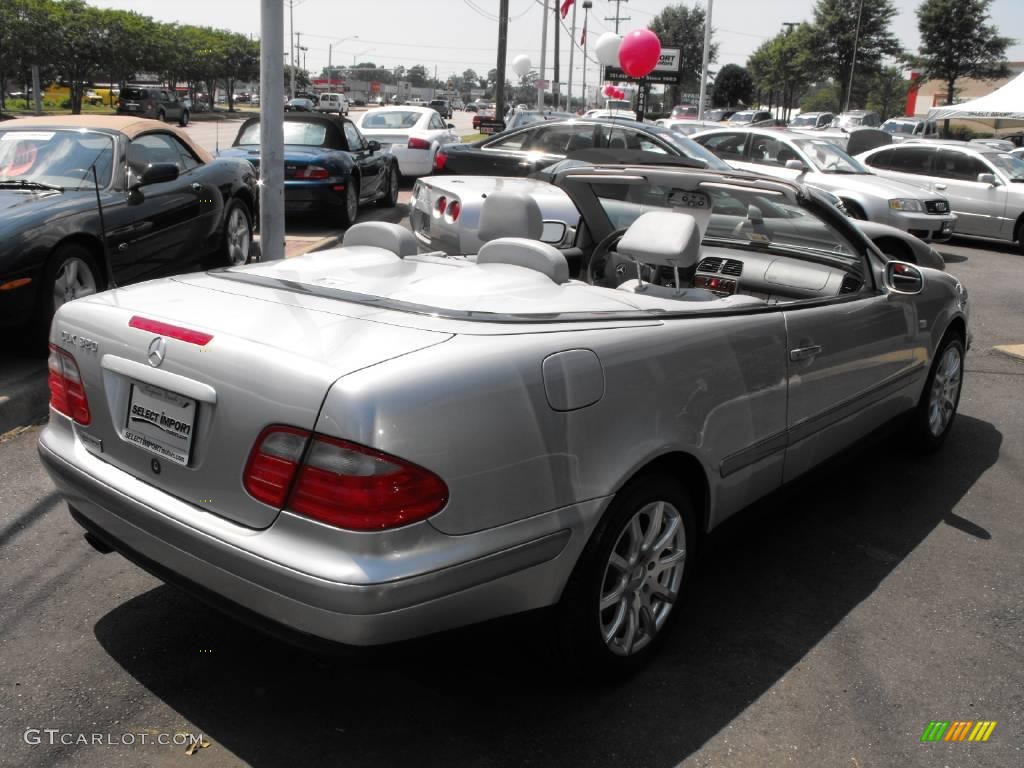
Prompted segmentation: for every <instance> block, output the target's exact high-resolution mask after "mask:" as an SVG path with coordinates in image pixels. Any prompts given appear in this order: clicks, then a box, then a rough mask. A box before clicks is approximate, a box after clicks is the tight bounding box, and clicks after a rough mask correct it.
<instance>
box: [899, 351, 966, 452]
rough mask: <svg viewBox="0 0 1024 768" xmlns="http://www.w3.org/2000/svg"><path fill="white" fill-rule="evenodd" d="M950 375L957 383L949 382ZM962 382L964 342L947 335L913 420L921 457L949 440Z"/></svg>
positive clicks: (937, 352)
mask: <svg viewBox="0 0 1024 768" xmlns="http://www.w3.org/2000/svg"><path fill="white" fill-rule="evenodd" d="M950 358H953V359H952V360H951V359H950ZM951 375H953V376H955V380H954V381H950V378H951ZM937 379H938V381H937ZM963 381H964V340H963V339H962V338H961V337H960V334H959V333H957V332H955V331H947V333H946V335H945V336H944V337H943V339H942V342H941V343H940V344H939V347H938V349H937V350H936V352H935V358H934V360H933V361H932V367H931V370H930V371H928V378H927V379H925V382H924V390H923V391H922V392H921V399H920V400H919V401H918V403H917V408H916V409H915V410H914V413H913V416H912V426H911V431H910V438H911V442H912V444H913V445H914V447H915V448H917V450H918V451H920V452H921V453H932V452H934V451H937V450H938V449H939V448H941V447H942V445H943V443H945V442H946V438H947V437H949V432H950V430H951V429H952V428H953V422H954V420H955V419H956V411H957V407H958V406H959V404H960V391H961V389H962V388H963ZM939 411H941V412H942V413H941V414H940V413H939Z"/></svg>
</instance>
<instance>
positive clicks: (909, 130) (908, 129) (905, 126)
mask: <svg viewBox="0 0 1024 768" xmlns="http://www.w3.org/2000/svg"><path fill="white" fill-rule="evenodd" d="M916 127H917V123H903V122H899V123H895V122H892V121H889V120H886V121H885V122H884V123H882V130H883V131H885V132H886V133H893V134H895V133H905V134H908V135H913V133H914V129H915V128H916Z"/></svg>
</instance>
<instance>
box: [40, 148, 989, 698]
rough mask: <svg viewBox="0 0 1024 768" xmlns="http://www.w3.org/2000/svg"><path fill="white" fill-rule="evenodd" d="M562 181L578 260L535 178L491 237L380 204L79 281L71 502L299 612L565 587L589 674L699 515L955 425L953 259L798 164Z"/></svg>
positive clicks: (45, 452)
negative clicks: (782, 172) (229, 251)
mask: <svg viewBox="0 0 1024 768" xmlns="http://www.w3.org/2000/svg"><path fill="white" fill-rule="evenodd" d="M612 179H614V181H611V180H612ZM556 184H558V185H559V186H561V187H562V188H564V189H565V190H566V192H567V193H568V194H569V195H570V196H571V197H572V199H573V201H574V203H575V204H576V206H577V208H578V209H580V210H585V211H587V212H588V214H587V227H586V234H587V236H586V237H585V238H584V237H583V236H582V230H581V233H580V238H579V243H578V244H579V246H580V247H581V249H585V251H586V257H585V258H584V260H583V261H582V262H581V263H583V264H584V265H585V267H584V269H583V272H582V273H581V274H580V279H579V280H576V281H573V280H571V273H570V270H569V268H568V265H567V264H566V262H565V260H564V258H563V257H562V254H560V253H559V252H558V251H557V250H556V249H554V248H553V247H551V246H549V245H546V244H544V243H539V242H536V241H535V240H531V239H529V238H530V237H532V236H533V235H534V234H535V233H536V231H537V227H536V225H537V223H538V219H537V217H536V208H535V203H534V204H533V205H532V206H531V203H532V201H531V200H530V199H529V198H528V197H526V196H523V195H516V194H495V195H492V196H491V197H490V198H489V199H488V201H487V204H486V206H487V207H488V208H490V209H491V211H488V210H487V209H486V208H485V211H484V215H485V216H486V217H488V219H489V221H488V222H486V224H487V226H488V227H490V230H491V234H492V235H494V236H495V238H494V239H490V238H489V239H488V242H487V243H486V244H485V245H484V246H483V247H482V248H481V249H480V252H479V253H478V254H477V257H476V259H475V260H469V259H453V258H437V257H436V256H430V255H423V256H420V255H417V254H416V243H415V240H414V239H413V236H412V234H411V233H409V232H408V230H406V229H405V228H404V227H401V226H400V225H397V224H387V223H383V222H373V223H366V224H361V225H357V226H355V227H353V228H351V229H350V230H349V231H348V232H347V233H346V234H345V238H344V240H343V242H342V246H341V248H339V249H337V250H334V251H328V252H320V253H315V254H308V255H305V256H301V257H298V258H294V259H289V260H287V261H277V262H272V263H267V264H258V265H252V266H249V267H241V268H232V269H229V270H223V271H216V272H211V273H207V274H197V275H192V276H189V277H186V278H178V279H176V280H173V281H172V280H162V281H155V282H152V283H149V284H147V285H145V286H141V287H139V288H137V289H134V290H131V291H121V290H118V291H115V292H110V293H106V294H103V295H101V296H92V297H87V298H85V299H81V300H79V301H75V302H71V303H69V304H67V305H65V306H64V307H62V308H61V309H60V311H59V312H58V313H57V316H56V317H55V319H54V322H53V327H52V330H51V336H50V338H51V342H52V343H53V350H52V355H51V393H52V396H51V407H50V420H49V423H48V425H47V426H46V427H45V429H44V430H43V431H42V433H41V434H40V439H39V454H40V457H41V460H42V462H43V466H44V467H45V468H46V470H47V471H48V472H49V474H50V476H51V477H52V479H53V481H54V483H55V485H56V488H57V491H58V492H59V493H60V494H61V495H62V496H63V497H64V498H65V499H66V500H67V502H68V504H69V507H70V511H71V515H72V518H73V519H74V520H75V521H76V522H78V523H79V524H80V525H81V526H82V527H83V528H84V529H85V530H86V531H87V532H88V534H89V537H90V539H91V540H92V541H94V542H96V544H97V546H98V547H101V548H104V549H107V548H111V549H114V550H117V551H120V552H122V553H124V554H125V555H126V556H127V557H128V558H130V559H132V560H134V561H135V562H136V563H138V564H140V565H142V566H143V567H146V568H149V569H150V570H151V571H153V572H154V573H156V574H157V575H159V576H160V577H161V578H164V579H167V580H170V581H174V582H175V583H178V584H180V585H182V586H183V587H184V588H185V589H191V590H193V591H195V592H197V593H199V594H203V595H206V596H207V597H208V598H210V599H213V600H215V601H216V602H219V603H220V604H222V605H229V606H230V605H234V606H236V607H238V606H240V607H241V608H242V609H244V611H243V612H244V613H245V614H246V615H249V616H252V617H258V618H261V620H262V621H263V622H264V623H267V622H269V623H270V624H271V625H273V626H275V627H276V628H277V629H278V630H282V631H285V632H288V631H292V632H293V633H294V632H295V631H297V632H298V633H301V634H302V635H305V636H306V637H309V636H314V637H321V638H326V639H327V640H330V641H334V642H341V643H346V644H352V645H363V646H365V645H376V644H380V643H388V642H392V641H398V640H403V639H406V638H410V637H415V636H419V635H423V634H426V633H430V632H438V631H442V630H446V629H449V628H452V627H456V626H461V625H466V624H470V623H473V622H478V621H483V620H486V619H490V618H493V617H496V616H500V615H505V614H511V613H516V612H522V611H527V610H531V609H539V608H547V609H549V610H548V613H547V614H546V615H545V622H544V625H543V627H544V633H545V635H546V637H547V638H549V639H551V641H552V642H551V645H552V646H554V647H555V648H557V649H558V650H559V651H560V654H561V656H562V659H563V665H564V666H563V668H564V669H566V670H568V671H573V672H576V673H577V674H580V675H582V676H584V677H585V679H588V680H594V679H596V678H597V677H598V676H599V675H607V674H608V673H624V672H629V671H632V670H634V669H636V666H637V665H638V664H640V663H642V662H643V661H645V660H646V659H648V658H650V657H651V656H652V655H653V654H655V653H656V651H657V650H658V646H659V642H660V641H661V640H662V639H663V638H665V636H666V635H667V630H668V628H669V626H670V624H671V622H672V621H673V619H675V618H676V617H678V616H679V614H680V613H682V612H683V605H682V604H681V602H680V601H679V597H680V595H681V593H682V590H683V589H684V588H686V587H687V586H690V581H691V580H692V576H693V563H694V560H695V558H696V556H697V555H698V554H699V552H700V547H701V542H702V540H703V534H704V533H705V532H707V531H710V530H713V529H714V528H716V527H717V526H718V525H720V524H721V523H722V522H723V521H724V520H726V519H728V518H729V517H730V516H731V515H733V514H734V513H735V512H736V511H738V510H739V509H741V508H743V507H745V506H746V505H748V504H750V503H751V502H753V501H754V500H755V499H757V498H759V497H761V496H763V495H764V494H766V493H769V492H771V491H773V490H774V489H776V488H777V487H779V486H780V485H782V484H783V483H786V482H788V481H791V480H793V479H794V478H796V477H799V476H800V475H802V474H804V473H806V472H808V471H811V470H812V469H813V468H814V467H815V466H817V465H818V464H820V463H821V462H823V461H825V460H826V459H828V458H829V457H831V456H833V455H834V454H836V453H837V452H839V451H841V450H843V449H844V448H846V447H847V446H849V445H850V444H851V443H852V442H854V441H856V440H858V439H860V438H862V437H863V436H865V435H867V434H869V433H871V432H872V431H874V430H876V429H877V428H878V427H879V426H881V425H882V424H884V423H886V422H888V421H890V420H891V419H893V418H895V417H898V416H900V417H902V416H903V415H904V414H906V419H907V421H906V422H905V423H906V429H905V430H903V433H904V434H901V435H900V438H901V439H904V437H906V438H913V440H914V441H916V443H917V444H918V445H919V446H920V447H921V448H922V449H923V450H935V449H937V448H939V447H940V446H941V445H942V443H943V441H944V440H945V439H946V438H947V436H948V435H949V434H950V432H951V429H953V428H954V424H955V414H956V410H957V405H958V401H959V395H960V390H961V382H962V380H963V375H964V365H963V361H964V353H965V349H966V348H967V346H968V341H969V335H968V327H969V326H968V322H969V318H968V314H969V313H968V303H967V297H966V294H965V292H964V290H963V287H962V286H961V284H960V283H959V281H957V279H956V278H955V277H953V276H952V275H950V274H948V273H943V272H936V271H933V270H928V269H926V268H918V267H915V266H913V265H911V264H905V263H903V262H886V261H884V260H883V259H881V258H880V257H879V256H878V254H877V253H876V252H875V251H874V249H873V248H871V247H870V245H869V244H868V243H867V241H866V240H865V239H864V238H863V236H862V235H861V234H860V233H859V232H858V231H857V230H856V229H855V228H854V227H853V226H852V224H850V222H849V221H848V220H847V219H845V218H844V217H843V216H842V215H841V214H840V213H839V212H838V211H836V210H835V209H834V208H833V207H832V206H830V205H828V204H825V203H821V202H820V201H817V200H816V199H815V198H813V196H806V195H804V194H803V192H802V190H801V189H800V188H799V187H798V186H796V185H793V184H789V183H786V182H783V181H778V180H767V179H763V180H762V179H755V178H746V179H744V178H740V177H739V176H738V175H737V174H735V173H720V172H716V171H709V170H694V169H683V168H672V167H647V168H621V167H606V168H591V169H573V170H571V171H569V172H568V173H566V174H564V175H560V176H559V177H558V178H557V180H556ZM666 190H671V194H665V191H666ZM492 212H493V216H492ZM511 233H515V234H516V235H518V236H517V237H507V236H506V235H508V234H511ZM755 235H756V237H755ZM620 267H621V268H622V273H621V274H620ZM631 276H632V279H623V278H630V277H631ZM636 276H639V278H638V277H636ZM83 338H87V339H88V340H89V342H90V346H88V347H87V348H86V347H83V346H80V345H79V344H78V343H75V342H74V340H81V339H83ZM68 339H70V340H73V341H72V342H71V343H69V342H68V341H67V340H68ZM496 404H500V406H498V405H496ZM933 463H935V464H936V466H939V467H940V468H941V466H942V460H941V459H938V460H937V462H933ZM692 586H694V587H696V586H699V582H695V583H694V584H693V585H692ZM171 619H172V617H171V616H170V615H169V616H168V617H167V620H168V621H170V620H171Z"/></svg>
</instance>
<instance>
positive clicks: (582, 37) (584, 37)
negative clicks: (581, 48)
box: [580, 21, 587, 45]
mask: <svg viewBox="0 0 1024 768" xmlns="http://www.w3.org/2000/svg"><path fill="white" fill-rule="evenodd" d="M586 44H587V22H585V21H584V22H583V34H582V35H580V45H586Z"/></svg>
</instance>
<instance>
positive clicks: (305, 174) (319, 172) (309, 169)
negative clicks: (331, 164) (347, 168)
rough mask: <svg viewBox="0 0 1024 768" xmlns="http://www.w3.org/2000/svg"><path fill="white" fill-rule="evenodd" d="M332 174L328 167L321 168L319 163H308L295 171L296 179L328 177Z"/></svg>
mask: <svg viewBox="0 0 1024 768" xmlns="http://www.w3.org/2000/svg"><path fill="white" fill-rule="evenodd" d="M330 175H331V174H330V173H328V171H327V169H326V168H321V167H320V166H319V165H307V166H306V167H305V168H300V169H298V170H297V171H295V178H296V179H326V178H327V177H329V176H330Z"/></svg>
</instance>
